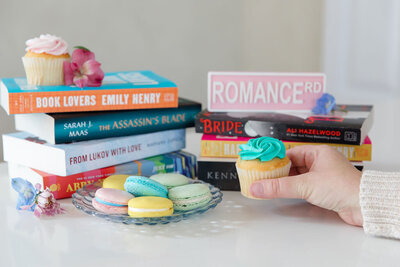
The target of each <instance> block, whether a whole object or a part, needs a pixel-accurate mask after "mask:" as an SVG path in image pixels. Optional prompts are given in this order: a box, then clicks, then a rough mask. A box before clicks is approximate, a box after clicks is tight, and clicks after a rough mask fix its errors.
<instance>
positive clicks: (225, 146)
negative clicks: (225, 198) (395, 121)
mask: <svg viewBox="0 0 400 267" xmlns="http://www.w3.org/2000/svg"><path fill="white" fill-rule="evenodd" d="M246 143H247V141H237V140H229V141H228V140H201V152H200V155H201V156H202V157H221V158H237V157H238V153H239V150H240V149H239V146H240V145H241V144H246ZM283 143H284V144H285V147H286V149H290V148H293V147H296V146H302V145H329V146H331V147H333V148H335V149H337V150H338V151H339V152H341V153H342V154H343V155H344V156H345V157H346V158H347V159H348V160H350V161H371V158H372V145H371V144H362V145H360V146H357V145H344V144H331V143H305V142H287V141H283Z"/></svg>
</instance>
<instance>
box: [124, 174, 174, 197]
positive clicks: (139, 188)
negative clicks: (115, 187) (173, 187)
mask: <svg viewBox="0 0 400 267" xmlns="http://www.w3.org/2000/svg"><path fill="white" fill-rule="evenodd" d="M124 187H125V190H126V191H128V192H129V193H131V194H132V195H134V196H135V197H142V196H154V197H165V198H166V197H167V196H168V189H167V188H166V187H165V186H163V185H162V184H160V183H159V182H156V181H154V180H152V179H149V178H147V177H144V176H129V177H128V178H127V179H126V181H125V184H124Z"/></svg>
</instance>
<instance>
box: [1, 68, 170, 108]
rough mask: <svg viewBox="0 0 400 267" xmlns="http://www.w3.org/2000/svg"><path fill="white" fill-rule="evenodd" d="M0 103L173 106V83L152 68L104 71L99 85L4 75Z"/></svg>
mask: <svg viewBox="0 0 400 267" xmlns="http://www.w3.org/2000/svg"><path fill="white" fill-rule="evenodd" d="M0 93H1V101H0V104H1V106H2V107H3V108H4V109H5V110H6V112H7V113H8V114H23V113H55V112H77V111H99V110H124V109H149V108H174V107H177V106H178V88H177V86H176V84H175V83H173V82H171V81H170V80H168V79H166V78H163V77H161V76H159V75H157V74H155V73H153V72H151V71H126V72H112V73H106V74H105V77H104V80H103V84H102V86H100V87H84V88H79V87H76V86H66V85H58V86H39V85H38V86H36V85H28V84H27V81H26V79H25V78H4V79H2V80H1V85H0Z"/></svg>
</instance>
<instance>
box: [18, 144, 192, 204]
mask: <svg viewBox="0 0 400 267" xmlns="http://www.w3.org/2000/svg"><path fill="white" fill-rule="evenodd" d="M177 154H179V152H177ZM175 161H182V159H181V158H180V157H178V156H175V155H173V154H172V153H169V154H165V155H160V156H156V157H151V158H146V159H143V160H137V161H136V160H135V161H133V162H129V163H125V164H121V165H116V166H111V167H106V168H101V169H98V170H92V171H88V172H83V173H78V174H74V175H69V176H57V175H52V174H48V173H44V172H41V171H37V170H32V171H34V172H36V173H37V174H38V175H40V176H41V180H42V183H41V184H42V186H43V188H47V187H48V188H49V189H50V190H51V191H52V193H53V195H54V197H55V198H56V199H62V198H68V197H71V196H72V194H73V193H75V192H76V190H78V189H80V188H82V187H83V186H85V185H88V184H92V183H95V182H97V181H102V180H103V179H105V178H107V177H108V176H110V175H113V174H126V173H129V174H131V175H142V176H151V175H153V174H157V173H171V172H176V173H180V174H183V175H185V173H184V172H183V170H181V169H177V168H175V166H176V165H175ZM10 168H14V169H15V168H17V170H13V173H14V174H16V175H18V174H19V173H18V168H26V167H22V166H18V167H16V166H15V165H13V166H11V167H10ZM192 168H194V166H192ZM19 176H21V175H19ZM22 176H23V175H22ZM23 178H26V179H27V180H29V177H23Z"/></svg>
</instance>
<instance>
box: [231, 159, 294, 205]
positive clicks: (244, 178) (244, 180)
mask: <svg viewBox="0 0 400 267" xmlns="http://www.w3.org/2000/svg"><path fill="white" fill-rule="evenodd" d="M291 165H292V163H291V162H290V161H289V163H288V164H286V165H285V166H283V167H281V168H277V169H275V170H272V171H258V170H255V169H251V170H246V169H241V168H238V166H237V164H236V170H237V172H238V176H239V182H240V192H241V193H242V195H243V196H245V197H248V198H253V199H256V198H255V197H253V196H252V195H251V193H250V185H251V184H252V183H253V182H255V181H259V180H263V179H274V178H279V177H284V176H288V175H289V171H290V166H291Z"/></svg>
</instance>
